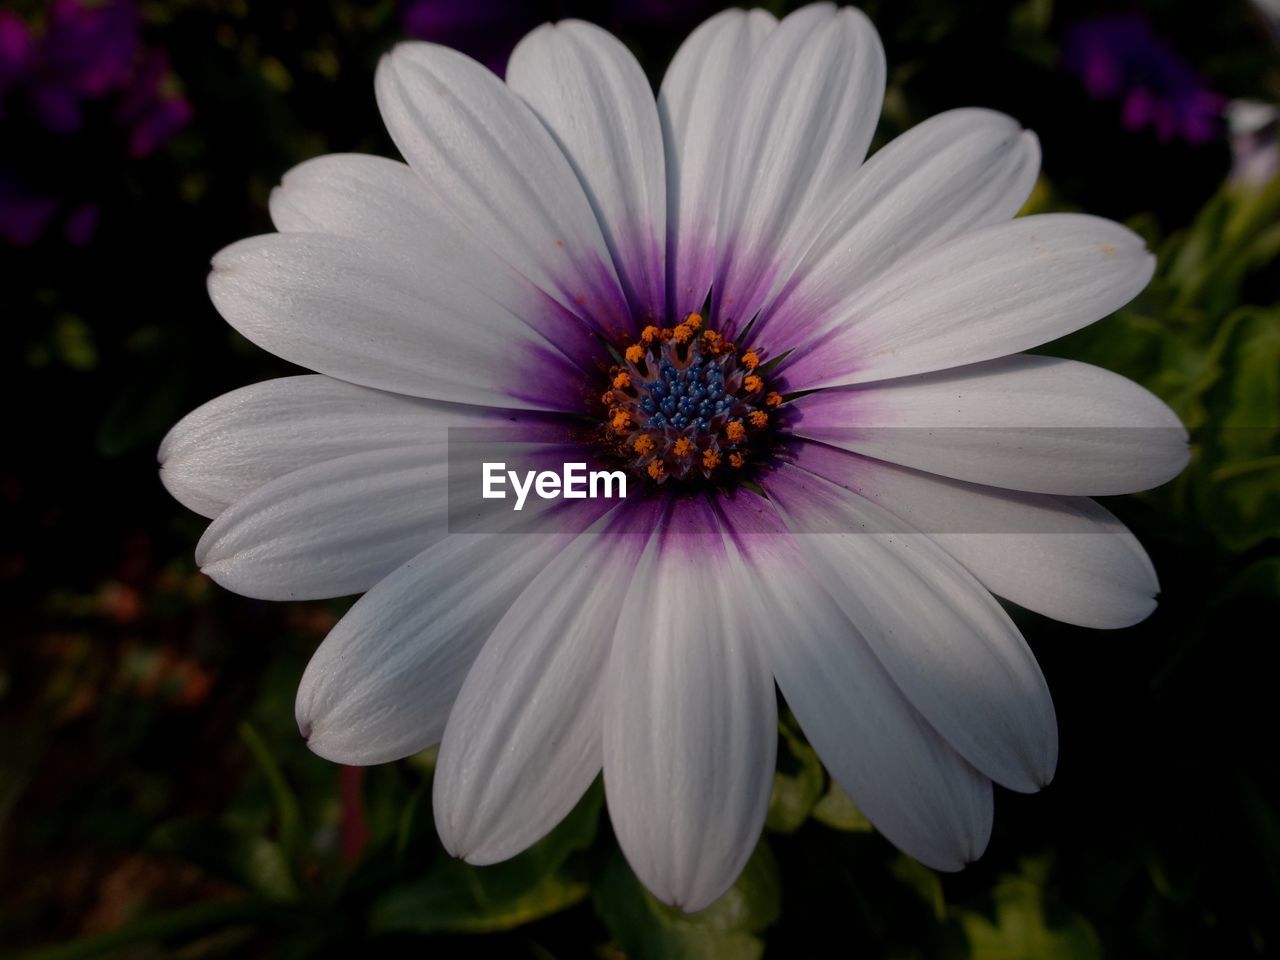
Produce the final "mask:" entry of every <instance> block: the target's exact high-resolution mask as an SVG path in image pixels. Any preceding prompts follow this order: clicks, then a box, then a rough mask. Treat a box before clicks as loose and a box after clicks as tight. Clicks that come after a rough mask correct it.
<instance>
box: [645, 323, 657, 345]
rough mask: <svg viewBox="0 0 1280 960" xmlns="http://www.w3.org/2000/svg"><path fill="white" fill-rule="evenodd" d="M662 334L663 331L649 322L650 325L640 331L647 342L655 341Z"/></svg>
mask: <svg viewBox="0 0 1280 960" xmlns="http://www.w3.org/2000/svg"><path fill="white" fill-rule="evenodd" d="M660 336H662V331H661V330H659V329H658V328H657V327H655V326H654V325H653V324H649V326H647V327H645V328H644V329H643V330H641V331H640V339H641V340H643V341H644V342H645V343H653V341H655V340H657V339H658V337H660Z"/></svg>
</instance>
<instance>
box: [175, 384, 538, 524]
mask: <svg viewBox="0 0 1280 960" xmlns="http://www.w3.org/2000/svg"><path fill="white" fill-rule="evenodd" d="M530 417H531V415H530V414H527V413H522V414H517V413H515V412H512V411H500V410H498V409H496V408H493V407H467V406H461V405H459V404H448V403H438V402H435V401H432V400H419V399H416V398H413V397H402V396H399V395H397V394H393V393H383V392H381V391H379V390H369V389H367V388H365V387H357V386H355V385H353V384H350V383H344V382H343V381H341V380H334V379H333V378H331V377H323V376H301V377H281V378H280V379H278V380H267V381H264V382H262V383H255V384H251V385H250V386H247V387H241V388H240V389H239V390H232V391H231V392H230V393H225V394H223V395H222V396H220V397H217V398H216V399H214V400H210V401H209V402H208V403H206V404H204V405H203V406H201V407H198V408H197V409H195V410H193V411H192V412H191V413H189V414H187V415H186V416H185V417H183V418H182V419H181V420H180V421H178V423H177V424H176V425H175V426H174V427H173V429H172V430H170V431H169V433H168V435H167V436H166V437H165V438H164V442H163V443H162V444H161V445H160V455H159V456H160V479H161V480H162V481H163V482H164V485H165V488H166V489H167V490H168V491H169V492H170V493H171V494H173V496H174V497H175V498H176V499H177V500H178V501H179V502H181V503H182V504H184V505H185V506H187V507H189V508H190V509H192V510H194V511H196V512H197V513H199V514H202V515H204V516H206V517H216V516H217V515H218V514H220V513H221V512H222V511H223V510H225V509H226V508H227V507H228V506H229V505H230V504H231V503H233V502H235V501H236V500H239V499H240V498H241V497H244V496H246V495H247V494H249V493H250V492H252V491H253V490H255V489H257V488H258V487H260V486H262V485H263V484H265V483H267V482H268V481H271V480H274V479H276V478H277V477H282V476H284V475H285V474H286V473H292V472H293V471H294V470H299V469H301V468H303V467H309V466H313V465H314V464H317V463H323V462H324V461H326V460H337V459H338V458H340V457H346V456H350V455H351V454H356V453H369V452H372V451H374V450H385V449H388V448H391V447H404V446H413V445H417V444H421V443H422V442H423V441H425V440H427V439H429V438H431V437H435V438H436V439H437V440H438V441H439V442H441V443H443V442H444V440H445V438H446V436H447V431H448V430H449V429H450V428H452V427H484V426H490V425H494V424H507V423H509V422H510V421H511V420H515V421H517V422H528V421H529V419H530Z"/></svg>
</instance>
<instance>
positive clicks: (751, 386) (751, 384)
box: [742, 373, 764, 393]
mask: <svg viewBox="0 0 1280 960" xmlns="http://www.w3.org/2000/svg"><path fill="white" fill-rule="evenodd" d="M742 386H743V387H745V388H746V390H747V391H748V392H749V393H759V392H760V391H761V390H763V389H764V380H763V379H762V378H760V377H757V376H756V375H755V374H754V373H753V374H752V375H751V376H749V377H747V379H745V380H743V381H742Z"/></svg>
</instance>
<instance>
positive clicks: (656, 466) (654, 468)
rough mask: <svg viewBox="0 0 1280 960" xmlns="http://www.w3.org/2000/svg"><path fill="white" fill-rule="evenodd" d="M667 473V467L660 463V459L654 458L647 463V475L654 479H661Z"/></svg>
mask: <svg viewBox="0 0 1280 960" xmlns="http://www.w3.org/2000/svg"><path fill="white" fill-rule="evenodd" d="M666 475H667V468H666V467H664V466H663V465H662V461H661V460H654V461H653V462H652V463H651V464H649V476H651V477H653V479H655V480H661V479H662V478H663V477H665V476H666Z"/></svg>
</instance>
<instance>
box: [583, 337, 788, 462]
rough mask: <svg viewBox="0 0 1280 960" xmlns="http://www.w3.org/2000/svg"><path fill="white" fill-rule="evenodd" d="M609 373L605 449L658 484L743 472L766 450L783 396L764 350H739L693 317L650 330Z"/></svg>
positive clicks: (604, 401)
mask: <svg viewBox="0 0 1280 960" xmlns="http://www.w3.org/2000/svg"><path fill="white" fill-rule="evenodd" d="M623 357H624V359H625V363H623V364H620V365H617V366H614V367H613V368H612V369H611V370H610V371H609V376H610V385H609V389H608V390H607V391H605V393H604V395H603V396H602V397H601V402H602V403H603V404H604V406H605V408H606V409H607V410H608V423H607V425H606V426H605V427H604V428H603V429H602V437H603V438H604V441H605V443H606V444H607V445H608V446H609V447H610V448H611V449H612V450H613V452H614V453H615V455H617V456H618V457H620V458H622V459H624V460H626V461H627V462H628V463H629V464H630V466H631V467H632V469H633V470H635V471H636V472H637V473H643V474H645V475H647V476H648V477H649V478H650V479H652V480H653V481H655V482H657V483H665V482H666V481H667V480H668V479H677V480H695V479H706V480H710V479H711V478H712V477H713V475H715V476H727V475H731V474H734V473H737V472H738V471H741V470H742V469H743V468H744V467H745V466H747V465H748V463H749V462H750V461H753V460H759V459H760V456H761V454H762V452H763V451H764V450H766V449H767V446H768V437H769V434H770V426H771V422H772V420H773V416H772V414H773V412H774V411H776V409H777V408H778V407H779V406H780V405H781V404H782V397H781V396H780V395H779V394H778V393H777V392H775V391H771V390H769V389H768V388H767V386H766V384H765V377H764V371H763V368H762V367H761V363H762V358H761V355H760V351H758V350H746V351H744V352H742V353H741V354H739V352H738V350H737V348H736V347H735V346H734V345H733V344H732V343H730V342H729V341H727V340H725V339H724V337H722V336H720V335H719V334H718V333H716V332H714V331H712V330H704V329H703V326H702V318H701V317H700V316H699V315H697V314H690V315H689V316H687V317H686V318H685V319H684V322H682V323H680V324H679V325H677V326H676V327H674V328H666V329H659V328H658V327H645V329H644V331H643V333H642V334H641V336H640V340H639V342H638V343H633V344H631V345H630V346H628V347H626V350H625V353H624V354H623Z"/></svg>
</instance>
